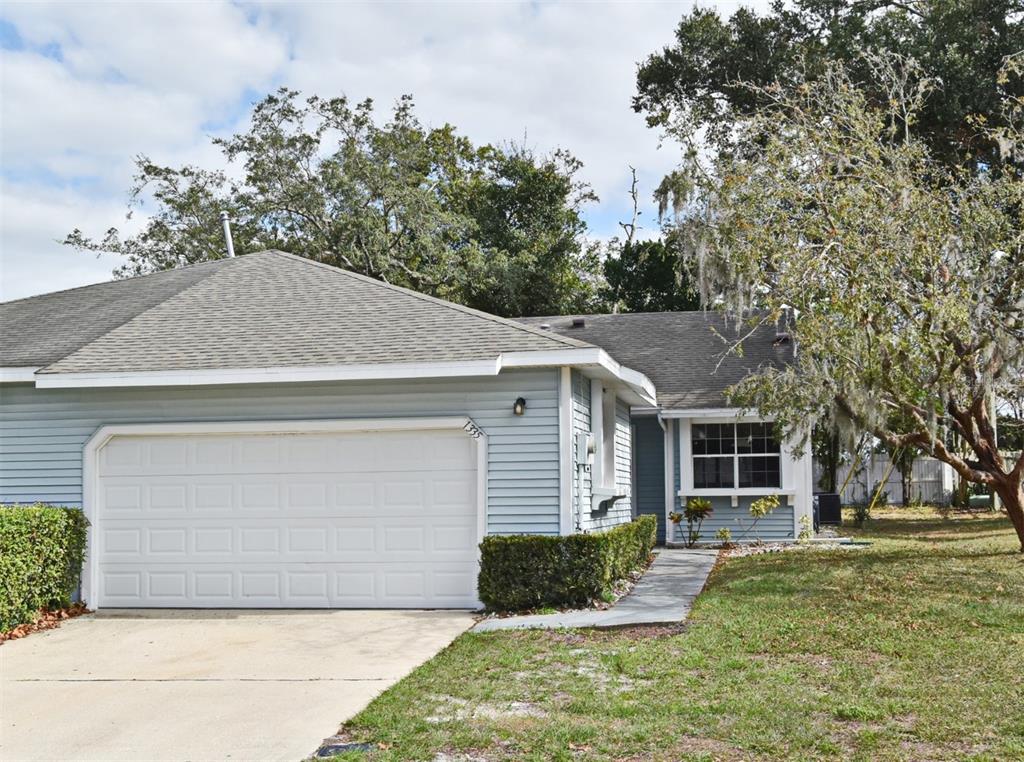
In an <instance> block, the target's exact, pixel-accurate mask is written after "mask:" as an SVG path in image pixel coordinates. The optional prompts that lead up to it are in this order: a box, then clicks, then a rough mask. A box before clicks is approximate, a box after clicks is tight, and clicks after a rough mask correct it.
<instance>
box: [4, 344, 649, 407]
mask: <svg viewBox="0 0 1024 762" xmlns="http://www.w3.org/2000/svg"><path fill="white" fill-rule="evenodd" d="M558 366H570V367H586V368H591V369H592V370H594V371H596V372H598V373H599V374H602V375H605V374H606V375H607V377H608V378H611V379H614V380H617V381H620V382H621V383H623V384H625V386H626V387H627V389H628V390H629V391H630V392H631V393H632V396H633V397H634V400H633V401H638V402H640V403H646V404H652V405H653V404H654V400H655V389H654V384H653V383H652V382H651V380H650V379H649V378H647V376H645V375H644V374H643V373H640V372H639V371H636V370H633V369H632V368H627V367H625V366H624V365H622V364H620V363H618V362H616V361H615V360H613V359H612V357H611V356H610V355H609V354H608V353H607V352H605V351H604V350H603V349H598V348H597V347H577V348H570V349H561V350H555V351H537V352H506V353H503V354H500V355H498V356H497V357H495V358H494V359H493V360H468V361H464V362H421V363H371V364H364V365H316V366H308V367H302V366H284V367H266V368H226V369H210V368H205V369H204V368H199V369H196V370H166V371H163V370H160V371H113V372H96V373H45V372H44V373H40V374H38V375H36V376H35V377H34V378H35V382H36V386H37V387H39V388H40V389H73V388H87V387H124V386H199V385H212V384H271V383H291V382H301V381H371V380H379V379H398V378H451V377H460V376H496V375H498V374H499V373H500V372H501V371H502V370H503V369H505V368H509V369H512V368H546V367H558ZM20 370H27V369H20ZM34 370H38V369H34ZM18 380H26V381H31V380H32V377H26V378H19V379H18Z"/></svg>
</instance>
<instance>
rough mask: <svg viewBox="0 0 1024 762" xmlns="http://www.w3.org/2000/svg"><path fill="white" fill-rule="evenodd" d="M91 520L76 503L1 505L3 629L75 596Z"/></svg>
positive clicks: (0, 622)
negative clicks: (71, 505)
mask: <svg viewBox="0 0 1024 762" xmlns="http://www.w3.org/2000/svg"><path fill="white" fill-rule="evenodd" d="M87 526H88V522H87V521H86V519H85V516H84V515H83V514H82V512H81V511H80V510H77V509H75V508H58V507H55V506H52V505H41V504H37V505H33V506H24V505H14V506H0V632H5V631H7V630H10V629H11V628H13V627H15V626H17V625H19V624H22V623H24V622H31V621H33V620H34V619H35V616H36V614H37V613H38V612H39V610H40V609H42V608H59V607H61V606H67V605H68V604H69V603H70V602H71V595H72V594H73V593H74V591H75V589H76V588H77V587H78V581H79V579H80V578H81V576H82V562H83V561H84V559H85V537H86V527H87Z"/></svg>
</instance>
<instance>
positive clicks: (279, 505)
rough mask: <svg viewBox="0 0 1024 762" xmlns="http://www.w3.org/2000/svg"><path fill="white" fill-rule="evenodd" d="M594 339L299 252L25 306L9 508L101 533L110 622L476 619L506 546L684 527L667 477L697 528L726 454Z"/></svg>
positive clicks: (11, 342) (19, 333)
mask: <svg viewBox="0 0 1024 762" xmlns="http://www.w3.org/2000/svg"><path fill="white" fill-rule="evenodd" d="M611 317H619V318H622V317H625V316H611ZM588 320H589V323H587V326H589V327H584V328H583V329H582V330H583V332H587V331H592V330H593V329H594V328H595V327H596V326H597V325H598V323H599V322H600V320H599V319H597V318H589V319H588ZM575 330H576V329H573V328H570V327H566V328H564V329H563V328H562V327H561V326H552V327H549V328H543V327H540V326H539V325H530V324H528V323H525V322H517V321H512V320H507V319H503V318H499V317H495V316H493V315H488V314H486V313H482V312H478V311H475V310H472V309H468V308H466V307H462V306H459V305H456V304H452V303H449V302H445V301H443V300H440V299H435V298H432V297H429V296H425V295H423V294H418V293H416V292H413V291H409V290H406V289H402V288H397V287H394V286H391V285H388V284H385V283H381V282H379V281H375V280H373V279H370V278H366V277H364V276H360V275H357V274H354V273H351V272H347V271H344V270H339V269H337V268H333V267H330V266H327V265H323V264H320V263H317V262H314V261H311V260H308V259H304V258H300V257H295V256H292V255H289V254H285V253H282V252H276V251H267V252H261V253H256V254H250V255H247V256H244V257H237V258H232V259H225V260H220V261H216V262H210V263H205V264H199V265H193V266H191V267H186V268H182V269H179V270H172V271H167V272H161V273H155V274H152V275H145V276H141V277H137V278H132V279H128V280H122V281H114V282H110V283H103V284H98V285H94V286H86V287H83V288H77V289H72V290H69V291H62V292H57V293H53V294H46V295H42V296H37V297H31V298H28V299H22V300H18V301H14V302H7V303H4V304H2V305H0V414H2V415H0V502H3V503H29V502H35V501H41V502H47V503H53V504H59V505H70V506H80V507H81V508H82V509H83V510H84V511H85V513H86V515H87V516H88V518H89V521H90V524H91V526H90V530H89V547H88V553H87V561H86V569H85V572H84V575H83V583H82V597H83V599H84V600H85V601H86V602H87V603H88V604H89V605H90V606H93V607H218V608H227V607H254V608H272V607H296V608H312V607H359V608H363V607H434V608H441V607H453V608H454V607H471V606H476V605H477V603H478V601H477V595H476V584H475V582H476V574H477V544H478V543H479V541H480V539H481V538H482V537H483V536H484V535H485V534H487V533H541V534H559V533H561V534H569V533H573V532H577V531H587V530H593V529H600V528H604V527H609V526H612V525H614V524H617V523H620V522H623V521H627V520H629V519H630V518H631V517H632V516H633V514H634V511H635V510H638V511H641V512H655V513H658V514H659V515H660V516H664V515H665V511H666V510H667V509H668V508H669V507H670V506H669V504H668V502H666V499H667V498H668V497H669V496H670V495H669V485H668V481H667V480H664V479H663V477H662V479H663V482H664V487H663V491H662V492H661V493H660V494H661V495H662V500H661V502H659V501H658V500H657V495H653V493H652V494H648V493H649V492H650V490H651V475H650V474H651V473H653V471H655V470H656V467H657V466H658V464H659V463H661V464H662V466H661V467H662V470H663V471H662V473H663V474H664V473H665V472H664V464H665V463H668V464H675V463H677V462H679V463H682V464H683V465H682V466H681V476H679V477H671V473H670V478H680V479H681V480H682V481H681V483H680V484H678V485H676V484H673V485H672V487H673V489H672V491H671V492H672V494H671V499H672V504H673V505H674V504H675V500H676V498H677V497H678V493H679V492H682V493H683V494H690V493H691V489H690V484H689V482H688V481H687V480H688V479H691V478H692V477H691V476H690V473H691V471H690V468H689V467H688V466H687V465H686V464H687V463H688V462H689V460H688V457H689V456H688V455H685V453H688V452H689V449H688V448H689V446H690V445H689V442H690V441H691V437H692V436H694V433H693V432H694V431H697V430H700V431H705V432H706V435H707V436H708V439H709V440H710V441H714V442H716V443H717V444H715V445H714V446H715V447H718V448H719V449H721V446H722V445H721V443H722V442H724V441H725V434H724V433H723V431H724V429H723V428H722V427H727V426H728V425H730V424H729V421H730V419H729V414H730V413H729V411H724V410H720V409H715V410H708V409H705V408H706V405H705V406H704V408H697V407H695V405H697V404H698V402H699V404H700V405H704V403H703V402H700V400H704V399H705V396H704V395H705V392H701V391H697V392H693V393H691V394H692V397H687V396H686V394H687V393H685V392H682V391H680V387H679V386H678V385H674V382H672V381H671V380H670V378H669V377H670V376H671V372H669V373H667V374H666V373H664V372H663V371H664V370H665V369H670V368H671V367H673V366H671V365H670V364H666V365H665V366H664V367H663V366H660V365H658V364H657V363H656V362H654V360H653V359H652V360H651V361H650V362H644V363H642V364H645V365H647V366H648V367H650V368H651V370H652V372H655V373H656V375H660V376H662V378H663V379H664V383H665V384H666V386H665V390H666V391H665V392H661V391H660V390H658V389H657V388H656V383H655V382H654V381H652V379H651V378H650V377H648V376H647V375H646V374H645V373H644V372H643V371H642V370H641V369H638V368H636V367H633V366H632V365H630V363H629V362H627V361H625V360H624V359H623V358H624V357H626V356H629V357H631V358H633V357H634V356H635V358H636V359H638V360H639V359H642V358H641V356H640V355H641V354H642V353H640V354H637V353H631V352H628V351H626V349H625V348H624V347H623V348H620V349H619V350H618V351H619V352H620V355H619V356H617V355H615V354H614V353H613V351H611V350H610V349H609V348H607V347H604V346H602V344H601V343H600V342H598V341H596V340H594V341H591V340H590V339H589V338H588V337H587V336H585V335H583V333H580V335H576V334H575V333H573V331H575ZM594 338H595V339H596V337H594ZM658 340H659V339H657V338H656V337H652V336H647V337H646V338H645V340H644V345H645V346H646V347H647V348H648V349H650V348H651V347H652V343H653V342H655V341H658ZM609 346H610V345H609ZM667 348H668V350H669V351H675V350H676V346H675V345H673V344H672V343H671V341H670V342H669V345H668V347H667ZM679 349H681V350H682V351H684V352H685V351H688V350H687V349H686V345H680V346H679ZM693 349H695V350H696V349H699V347H696V346H694V347H693ZM655 353H656V352H655ZM690 361H691V362H693V363H705V364H706V360H705V359H704V358H700V359H698V358H690ZM666 362H667V361H666ZM683 365H686V363H685V362H684V363H683ZM720 380H721V379H720V378H719V379H713V380H712V381H710V382H707V381H705V380H701V381H700V383H697V384H696V386H695V388H697V387H700V388H704V387H701V384H705V385H706V387H707V388H708V389H710V388H711V387H712V386H714V385H715V384H717V383H718V382H719V381H720ZM683 385H684V386H685V383H684V384H683ZM716 388H717V387H716ZM662 397H663V398H664V401H662ZM708 398H709V399H710V397H708ZM690 399H692V401H693V403H692V404H691V403H690V402H687V400H690ZM683 413H687V415H686V416H683V415H682V414H683ZM706 419H707V420H708V421H711V420H713V421H715V422H716V424H715V425H717V426H719V428H717V429H712V428H707V427H706V424H705V420H706ZM700 426H705V427H706V428H704V429H698V427H700ZM662 427H664V428H662ZM743 431H744V432H745V431H746V429H744V430H743ZM758 431H760V430H758ZM634 432H635V433H634ZM659 432H660V433H659ZM634 437H635V439H636V443H635V444H634ZM730 441H735V440H730ZM757 441H758V442H759V443H761V442H762V441H767V440H765V439H764V438H763V437H761V438H759V439H758V440H757ZM659 443H661V447H662V450H661V451H660V455H659V454H656V450H655V446H656V445H657V444H659ZM759 446H760V444H759ZM705 449H706V448H705ZM673 453H680V454H681V457H682V460H679V459H676V458H675V457H674V455H673ZM635 455H636V457H637V462H636V473H635V474H634V462H633V459H634V456H635ZM723 457H724V456H723ZM730 457H731V456H730ZM781 457H782V458H783V459H784V458H785V456H781ZM659 459H660V460H659ZM674 467H675V466H674V465H672V466H670V468H669V469H668V472H672V471H673V469H674ZM724 468H725V467H724V466H723V465H721V464H717V463H710V462H709V466H708V467H707V468H702V470H701V474H702V476H701V477H700V478H701V479H706V477H705V476H703V474H705V472H706V473H707V474H712V475H717V476H716V478H718V479H719V482H721V481H722V479H723V478H724V477H722V476H721V474H723V473H724V470H723V469H724ZM744 468H745V466H744ZM758 468H759V470H758V473H761V471H764V470H765V469H764V468H761V467H760V464H758ZM766 468H767V467H766ZM779 469H780V473H781V479H782V485H783V489H782V491H785V490H786V488H787V487H789V486H790V482H789V481H788V480H789V479H790V478H791V476H793V475H795V474H796V471H795V470H793V467H792V466H790V465H789V464H788V461H786V460H783V461H782V462H781V463H780V465H779ZM744 473H746V471H744ZM759 478H760V477H759ZM762 481H763V479H762ZM634 484H636V485H637V486H636V487H635V486H634ZM794 484H795V482H794ZM677 486H678V489H676V487H677ZM701 489H710V488H707V487H702V488H701ZM715 489H716V490H718V492H716V493H715V494H716V496H717V497H721V498H723V499H724V500H725V503H726V506H728V503H729V498H730V496H732V500H733V502H734V503H735V502H736V500H737V499H739V500H740V501H741V502H740V505H739V508H740V509H742V503H743V501H745V500H746V498H747V497H748V496H749V495H750V494H752V493H751V492H750V491H749V490H747V489H743V488H739V487H732V488H729V490H728V491H723V490H725V488H724V487H721V486H719V487H716V488H715ZM765 489H771V488H769V487H766V488H765ZM802 490H803V487H800V488H799V489H797V488H796V487H793V488H792V489H791V490H790V492H791V494H790V503H791V505H789V506H787V510H786V511H785V512H782V511H780V512H779V513H784V514H785V516H786V520H787V521H789V524H788V525H787V526H786V527H782V528H778V529H775V530H773V535H772V536H779V537H782V536H787V537H789V536H792V535H793V532H794V531H795V529H794V527H795V523H794V522H795V516H796V514H797V513H798V512H799V511H801V510H804V503H806V502H807V500H809V497H808V494H805V493H804V492H803V491H802ZM771 491H775V492H778V491H780V490H777V489H771ZM719 492H721V495H719ZM634 494H636V496H637V498H639V500H638V503H637V505H636V506H634V504H633V500H634V497H633V496H634ZM708 494H710V493H708ZM726 512H727V511H725V510H723V514H724V513H726ZM716 516H717V511H716ZM716 520H717V518H716ZM722 520H725V519H724V518H723V519H722ZM775 523H778V520H777V519H775V520H773V522H772V524H773V526H774V524H775ZM670 539H672V538H670Z"/></svg>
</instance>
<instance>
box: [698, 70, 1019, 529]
mask: <svg viewBox="0 0 1024 762" xmlns="http://www.w3.org/2000/svg"><path fill="white" fill-rule="evenodd" d="M872 65H873V66H874V67H875V69H874V70H875V72H876V75H877V77H878V79H879V82H880V83H881V84H880V85H879V86H883V85H884V86H885V87H886V88H887V90H888V91H889V92H891V93H892V99H891V101H890V102H888V103H887V104H885V106H884V107H876V106H874V105H872V100H871V97H870V92H869V91H868V90H866V89H865V88H863V87H861V86H860V85H858V84H857V83H856V82H855V81H854V80H853V79H851V75H850V73H849V72H847V71H846V70H845V69H843V68H842V67H834V68H831V69H829V70H828V71H827V72H826V73H824V74H822V75H821V76H820V77H819V78H817V79H816V80H814V81H812V82H808V83H805V84H802V85H800V86H798V87H795V88H792V89H778V88H772V89H770V90H767V91H759V92H761V94H762V95H763V97H765V98H768V99H770V101H771V105H770V106H768V107H766V108H764V109H763V110H761V111H758V112H757V113H756V114H755V115H754V116H752V117H750V118H749V119H745V120H744V121H743V122H742V123H741V124H739V125H738V126H737V130H736V135H735V139H736V143H737V145H739V146H742V147H743V148H742V150H738V151H736V152H733V153H719V154H718V155H716V156H715V157H712V158H711V159H710V160H709V161H702V162H700V163H699V165H697V166H695V167H694V169H693V171H692V173H691V175H690V176H691V179H692V183H693V188H694V189H695V190H694V193H693V195H691V196H690V197H689V198H688V199H687V201H686V203H685V204H683V208H682V209H681V211H680V213H679V215H678V220H679V223H680V224H681V225H682V227H683V229H685V230H686V231H687V232H688V234H689V237H688V239H687V240H686V242H685V245H684V247H683V254H684V256H686V257H687V258H688V259H689V260H690V261H691V263H693V264H695V265H696V266H697V268H698V270H699V281H700V287H701V293H702V298H703V299H704V300H705V301H706V302H708V303H711V302H712V301H715V302H717V304H718V305H719V306H720V307H721V308H722V309H723V310H724V311H725V312H727V313H728V314H729V315H731V316H732V318H733V319H734V320H735V321H737V322H739V323H742V324H743V325H744V326H745V327H746V328H749V327H753V325H756V324H759V323H760V324H767V325H780V324H781V325H784V326H785V328H786V330H788V331H789V333H790V334H791V337H792V340H793V342H794V344H795V346H796V347H798V352H797V362H796V363H795V364H793V365H790V366H788V367H787V368H785V369H774V368H770V367H765V368H761V369H759V370H758V371H757V372H756V373H754V374H752V375H751V376H749V377H748V378H747V379H746V380H745V381H743V382H742V383H740V384H739V385H738V386H737V387H736V388H734V389H733V390H732V398H733V400H734V402H735V403H736V404H739V405H741V406H750V407H756V408H758V409H759V411H760V412H761V413H762V414H763V415H766V416H771V417H773V418H774V419H775V420H776V423H777V426H779V427H781V428H782V430H783V431H785V432H786V433H787V434H790V435H793V436H796V437H798V438H800V439H801V440H803V439H805V438H806V436H807V434H808V429H807V422H808V421H813V420H815V419H817V418H819V417H820V416H821V415H822V414H827V415H829V416H830V417H831V419H832V420H833V421H835V422H836V423H837V425H841V426H844V427H845V428H847V429H848V430H851V431H861V432H870V433H871V434H872V435H874V436H875V437H877V438H878V439H880V440H881V441H882V442H884V443H885V445H886V446H887V447H888V448H892V449H895V448H904V447H907V446H911V447H913V448H916V449H917V450H919V451H921V452H923V453H927V454H929V455H932V456H934V457H936V458H938V459H940V460H943V461H944V462H946V463H949V464H950V465H951V466H953V468H954V469H955V470H956V471H957V472H958V473H959V474H960V476H961V477H962V478H964V479H967V480H968V481H972V482H976V483H980V484H985V485H988V486H990V487H991V488H993V489H994V490H995V491H996V492H998V493H999V496H1000V498H1001V500H1002V502H1003V505H1004V506H1005V507H1006V509H1007V512H1008V514H1009V517H1010V519H1011V520H1012V521H1013V523H1014V526H1015V528H1016V529H1017V531H1018V534H1019V536H1020V538H1021V542H1022V547H1024V508H1022V502H1024V491H1022V488H1021V481H1022V477H1024V459H1021V458H1015V459H1013V460H1010V459H1008V458H1004V457H1003V455H1001V454H1000V453H999V452H998V450H997V449H996V447H995V432H994V428H993V426H992V421H993V405H992V401H993V400H994V399H996V400H1000V401H1001V402H1002V403H1005V404H1008V405H1009V406H1010V407H1012V408H1014V409H1016V408H1019V407H1020V405H1021V403H1022V401H1024V384H1021V382H1020V379H1021V378H1024V300H1022V299H1021V294H1024V225H1022V224H1021V220H1022V219H1024V97H1021V96H1014V95H1012V92H1011V90H1012V87H1011V84H1012V83H1014V82H1019V79H1020V75H1021V73H1022V66H1024V59H1021V58H1020V57H1018V58H1017V59H1014V60H1011V61H1009V62H1008V63H1007V67H1006V69H1005V71H1004V72H1003V73H1002V74H1001V75H1000V82H1006V83H1007V85H1006V87H1005V88H1004V90H1003V92H1004V93H1005V98H1004V101H1003V113H1004V118H1003V121H1004V123H1005V125H1006V126H1005V128H1002V129H1000V130H997V131H993V132H991V133H986V134H990V136H991V138H992V140H995V141H997V142H998V143H999V144H1000V145H1001V146H1002V150H1003V151H1004V154H1005V157H1006V160H1005V161H1004V163H1003V165H1002V166H1001V168H1000V170H999V171H998V172H987V173H977V172H973V171H969V170H963V169H957V168H950V167H948V166H947V165H946V164H945V163H944V162H942V161H941V160H939V159H937V158H936V157H934V156H933V155H932V154H931V152H930V150H929V147H928V144H927V143H926V142H925V141H924V140H922V139H920V138H919V137H918V135H917V127H916V125H917V119H918V114H919V113H920V109H921V108H922V104H923V103H924V99H925V96H926V94H927V93H928V92H929V88H930V87H931V85H929V83H927V82H923V81H921V79H920V77H919V74H920V72H919V70H918V69H917V68H916V65H915V64H914V63H913V62H911V61H904V60H902V59H900V58H898V57H893V56H887V55H882V56H876V57H874V58H873V59H872ZM1000 87H1002V85H1000ZM954 437H956V438H959V439H960V440H962V441H963V442H964V443H965V448H964V449H965V450H966V451H967V453H966V454H963V453H961V452H960V451H959V450H958V449H957V448H955V447H953V446H952V445H951V444H950V441H951V439H952V438H954Z"/></svg>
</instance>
